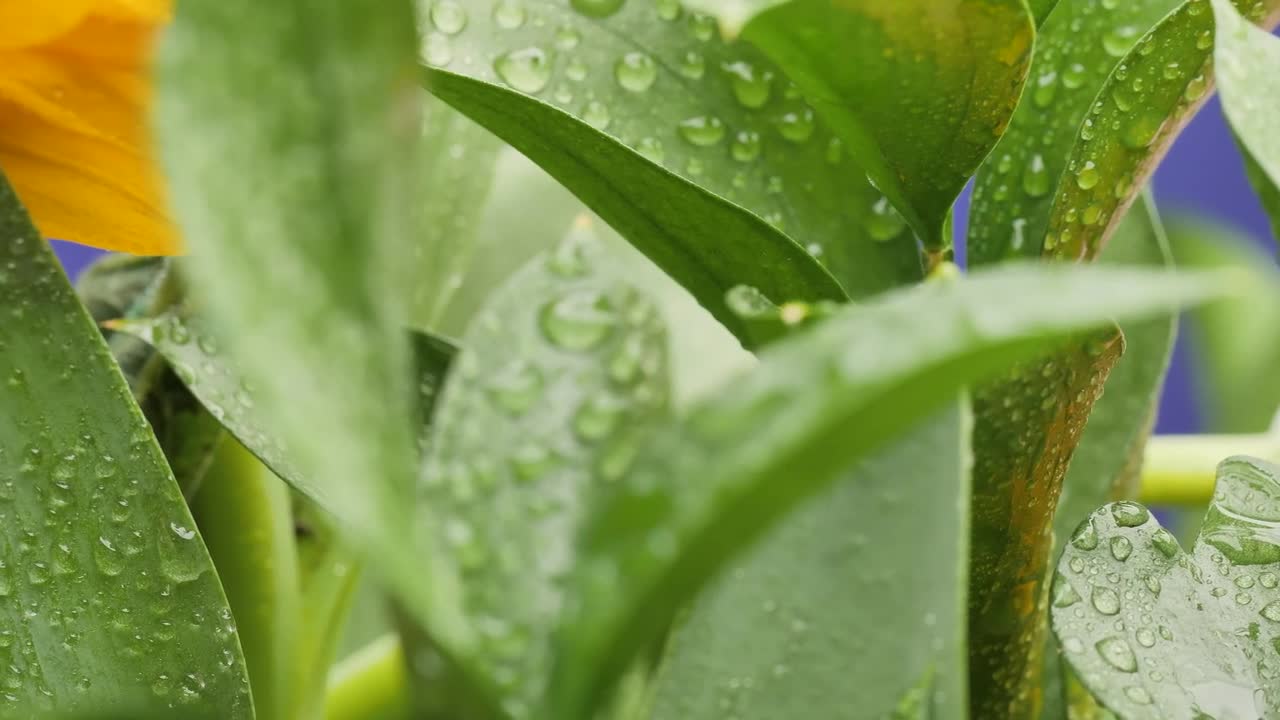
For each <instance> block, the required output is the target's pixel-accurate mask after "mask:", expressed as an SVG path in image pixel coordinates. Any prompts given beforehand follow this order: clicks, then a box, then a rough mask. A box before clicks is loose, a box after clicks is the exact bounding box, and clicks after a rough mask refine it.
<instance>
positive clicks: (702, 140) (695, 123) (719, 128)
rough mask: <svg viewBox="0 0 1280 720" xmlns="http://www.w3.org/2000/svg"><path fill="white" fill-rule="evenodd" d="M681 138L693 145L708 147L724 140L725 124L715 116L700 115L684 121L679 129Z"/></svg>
mask: <svg viewBox="0 0 1280 720" xmlns="http://www.w3.org/2000/svg"><path fill="white" fill-rule="evenodd" d="M679 131H680V137H682V138H684V139H685V140H686V141H688V142H689V143H690V144H691V145H697V146H698V147H707V146H709V145H715V144H716V143H718V142H720V141H721V140H723V139H724V133H725V130H724V123H722V122H720V118H718V117H715V116H714V115H699V116H697V117H691V118H689V119H687V120H683V121H681V123H680V127H679Z"/></svg>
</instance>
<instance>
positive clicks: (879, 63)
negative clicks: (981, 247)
mask: <svg viewBox="0 0 1280 720" xmlns="http://www.w3.org/2000/svg"><path fill="white" fill-rule="evenodd" d="M760 5H762V6H763V7H761V8H760V10H762V11H761V12H759V14H758V15H755V16H754V17H753V18H751V19H749V20H748V21H747V23H746V25H745V27H744V29H743V31H742V36H743V38H744V39H745V40H748V41H750V42H751V43H752V44H754V45H756V46H758V47H760V48H761V49H762V50H764V52H765V53H766V54H767V55H768V56H769V57H771V58H772V59H773V60H774V61H775V62H777V63H778V66H779V67H780V68H782V70H783V71H785V72H786V73H787V74H788V75H789V76H790V77H791V79H792V80H794V81H795V83H796V85H797V86H799V87H800V89H801V91H802V92H803V93H804V95H805V97H806V98H808V99H809V101H810V102H812V103H813V107H814V109H815V110H816V111H817V113H818V115H819V116H820V117H823V118H826V120H827V122H828V123H830V124H831V127H832V129H833V130H835V132H836V134H837V135H838V136H839V137H840V138H841V139H842V140H844V142H845V144H846V146H847V147H848V148H849V152H850V154H851V155H852V156H853V157H854V159H855V160H857V162H858V164H859V165H861V166H862V167H863V168H865V170H866V172H867V176H868V177H870V178H871V180H872V182H874V183H875V185H876V187H879V188H881V189H882V190H884V192H885V194H886V195H888V196H889V198H890V199H891V200H892V201H893V204H894V205H895V206H896V207H897V208H898V209H899V210H900V211H901V212H902V214H903V216H904V217H906V218H907V220H908V221H909V222H910V224H911V226H912V227H913V228H915V230H916V233H917V234H918V235H919V236H920V237H921V238H922V239H923V240H924V242H925V245H926V246H928V247H938V246H941V245H949V244H950V242H951V239H950V237H949V233H950V231H949V230H948V229H946V227H945V226H946V221H947V217H948V215H949V213H950V211H951V206H952V204H953V203H954V202H955V199H956V196H957V195H959V194H960V191H961V190H962V189H963V188H964V186H965V183H966V182H968V180H969V177H970V176H972V175H973V173H974V172H975V171H976V170H977V169H978V165H979V164H980V163H981V162H982V160H983V158H985V157H986V156H987V153H989V152H990V151H991V148H992V147H993V146H994V145H995V143H996V141H997V140H999V139H1000V135H1001V134H1002V133H1003V132H1004V129H1005V127H1007V125H1008V123H1009V118H1010V117H1011V116H1012V114H1013V110H1014V106H1016V105H1017V103H1018V98H1019V97H1020V96H1021V94H1022V84H1023V82H1024V81H1025V79H1026V75H1027V68H1028V66H1029V64H1030V62H1031V41H1032V38H1033V37H1034V35H1035V26H1034V24H1033V21H1032V18H1030V17H1029V16H1028V13H1027V6H1026V4H1025V2H1024V1H1023V0H898V1H897V2H890V3H886V2H882V1H881V0H851V1H849V2H840V3H832V2H821V1H819V0H793V1H791V2H781V3H774V2H765V3H761V4H760ZM905 119H909V120H905Z"/></svg>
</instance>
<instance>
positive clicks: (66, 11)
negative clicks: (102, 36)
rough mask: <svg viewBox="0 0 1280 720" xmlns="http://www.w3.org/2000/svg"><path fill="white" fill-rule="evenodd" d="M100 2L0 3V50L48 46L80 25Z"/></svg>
mask: <svg viewBox="0 0 1280 720" xmlns="http://www.w3.org/2000/svg"><path fill="white" fill-rule="evenodd" d="M99 2H101V0H0V49H13V48H23V47H31V46H32V45H40V44H42V43H45V42H48V41H49V40H52V39H54V38H56V37H58V36H60V35H62V34H64V33H66V32H67V31H68V30H70V29H71V28H73V27H75V26H76V25H79V24H80V21H81V20H83V19H84V17H85V16H86V15H88V14H89V11H90V10H92V9H93V8H94V6H96V5H97V4H98V3H99Z"/></svg>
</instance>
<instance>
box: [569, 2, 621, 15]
mask: <svg viewBox="0 0 1280 720" xmlns="http://www.w3.org/2000/svg"><path fill="white" fill-rule="evenodd" d="M623 2H624V0H569V5H570V6H571V7H572V8H573V9H574V10H576V11H578V12H579V13H581V14H583V15H586V16H587V17H593V18H605V17H609V16H610V15H612V14H614V13H616V12H618V11H619V10H621V9H622V5H623Z"/></svg>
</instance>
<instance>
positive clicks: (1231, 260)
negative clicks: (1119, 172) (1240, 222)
mask: <svg viewBox="0 0 1280 720" xmlns="http://www.w3.org/2000/svg"><path fill="white" fill-rule="evenodd" d="M1169 240H1170V242H1171V243H1172V245H1173V252H1174V257H1175V258H1176V260H1177V264H1178V265H1179V266H1181V267H1188V268H1202V269H1210V268H1212V269H1222V268H1238V269H1247V270H1250V271H1252V272H1255V273H1258V276H1259V279H1260V282H1259V283H1258V285H1257V287H1256V289H1255V291H1254V292H1253V293H1252V294H1251V295H1250V296H1248V297H1244V296H1241V297H1239V298H1230V299H1227V300H1224V301H1223V302H1220V303H1213V304H1212V305H1206V306H1204V307H1201V308H1197V309H1195V310H1193V311H1192V312H1191V313H1190V314H1189V315H1188V316H1187V323H1186V326H1185V327H1186V333H1187V337H1188V339H1189V341H1190V343H1189V344H1190V347H1191V356H1192V358H1193V360H1194V362H1195V366H1196V368H1197V370H1198V372H1200V373H1201V375H1200V382H1199V384H1198V386H1197V394H1196V399H1197V401H1198V402H1199V403H1200V407H1201V409H1202V410H1201V412H1202V413H1203V415H1204V422H1205V427H1206V430H1209V431H1212V432H1220V433H1249V432H1263V431H1266V430H1267V429H1268V428H1270V427H1271V422H1272V418H1273V417H1274V416H1275V414H1276V410H1277V409H1278V408H1280V377H1278V376H1277V374H1276V368H1277V367H1280V269H1278V268H1277V267H1276V259H1275V256H1274V255H1272V254H1271V253H1268V252H1266V251H1264V250H1263V249H1261V248H1259V247H1258V246H1257V245H1256V244H1255V243H1254V242H1253V241H1252V239H1250V238H1248V237H1244V236H1243V235H1240V234H1238V233H1236V232H1234V231H1232V230H1230V229H1229V228H1227V227H1225V226H1222V225H1218V224H1214V223H1210V222H1208V221H1206V220H1202V219H1196V220H1192V219H1189V218H1185V217H1183V218H1175V219H1174V220H1173V221H1172V222H1170V223H1169Z"/></svg>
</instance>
